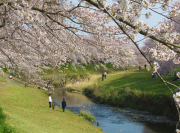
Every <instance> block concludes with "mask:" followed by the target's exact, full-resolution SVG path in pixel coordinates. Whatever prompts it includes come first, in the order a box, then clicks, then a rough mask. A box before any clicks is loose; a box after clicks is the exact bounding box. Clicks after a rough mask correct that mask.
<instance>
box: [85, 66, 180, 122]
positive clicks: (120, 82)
mask: <svg viewBox="0 0 180 133" xmlns="http://www.w3.org/2000/svg"><path fill="white" fill-rule="evenodd" d="M163 78H164V79H165V80H167V81H170V80H171V79H172V78H173V76H168V77H163ZM97 80H98V81H97V85H95V84H94V85H91V86H88V87H86V88H84V90H85V92H86V93H87V94H91V95H92V96H93V97H94V98H95V99H96V100H97V101H99V102H101V103H106V104H111V105H114V106H118V107H131V108H136V109H140V110H146V111H149V112H151V113H152V114H155V115H163V116H167V117H169V118H172V119H175V120H177V119H178V113H177V109H176V107H175V104H174V100H173V97H172V94H171V92H170V91H169V89H168V88H167V87H166V86H165V85H164V84H163V82H162V81H161V80H160V79H159V78H158V77H156V78H151V74H150V73H148V72H147V70H145V69H143V70H142V71H141V72H139V71H138V70H130V71H128V72H125V71H121V72H119V73H115V74H108V75H107V78H106V79H105V80H104V81H102V79H101V77H100V78H98V79H97ZM170 82H172V83H174V84H176V85H177V86H179V84H180V81H170ZM170 87H171V89H173V90H174V89H176V88H175V87H172V86H170Z"/></svg>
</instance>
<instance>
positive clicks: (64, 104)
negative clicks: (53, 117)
mask: <svg viewBox="0 0 180 133" xmlns="http://www.w3.org/2000/svg"><path fill="white" fill-rule="evenodd" d="M65 107H66V101H65V98H63V101H62V109H63V112H64V111H65Z"/></svg>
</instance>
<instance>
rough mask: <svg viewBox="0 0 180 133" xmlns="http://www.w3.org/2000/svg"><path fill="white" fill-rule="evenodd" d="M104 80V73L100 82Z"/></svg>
mask: <svg viewBox="0 0 180 133" xmlns="http://www.w3.org/2000/svg"><path fill="white" fill-rule="evenodd" d="M103 80H104V73H102V81H103Z"/></svg>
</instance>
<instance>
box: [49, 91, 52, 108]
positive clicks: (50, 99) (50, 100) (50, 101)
mask: <svg viewBox="0 0 180 133" xmlns="http://www.w3.org/2000/svg"><path fill="white" fill-rule="evenodd" d="M51 103H52V98H51V94H49V108H50V109H51Z"/></svg>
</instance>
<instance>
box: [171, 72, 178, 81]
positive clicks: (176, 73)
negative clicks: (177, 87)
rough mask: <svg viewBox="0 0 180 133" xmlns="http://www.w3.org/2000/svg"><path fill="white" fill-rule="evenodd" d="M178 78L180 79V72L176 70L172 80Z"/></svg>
mask: <svg viewBox="0 0 180 133" xmlns="http://www.w3.org/2000/svg"><path fill="white" fill-rule="evenodd" d="M176 80H180V72H175V73H174V78H173V79H172V80H171V81H176Z"/></svg>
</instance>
